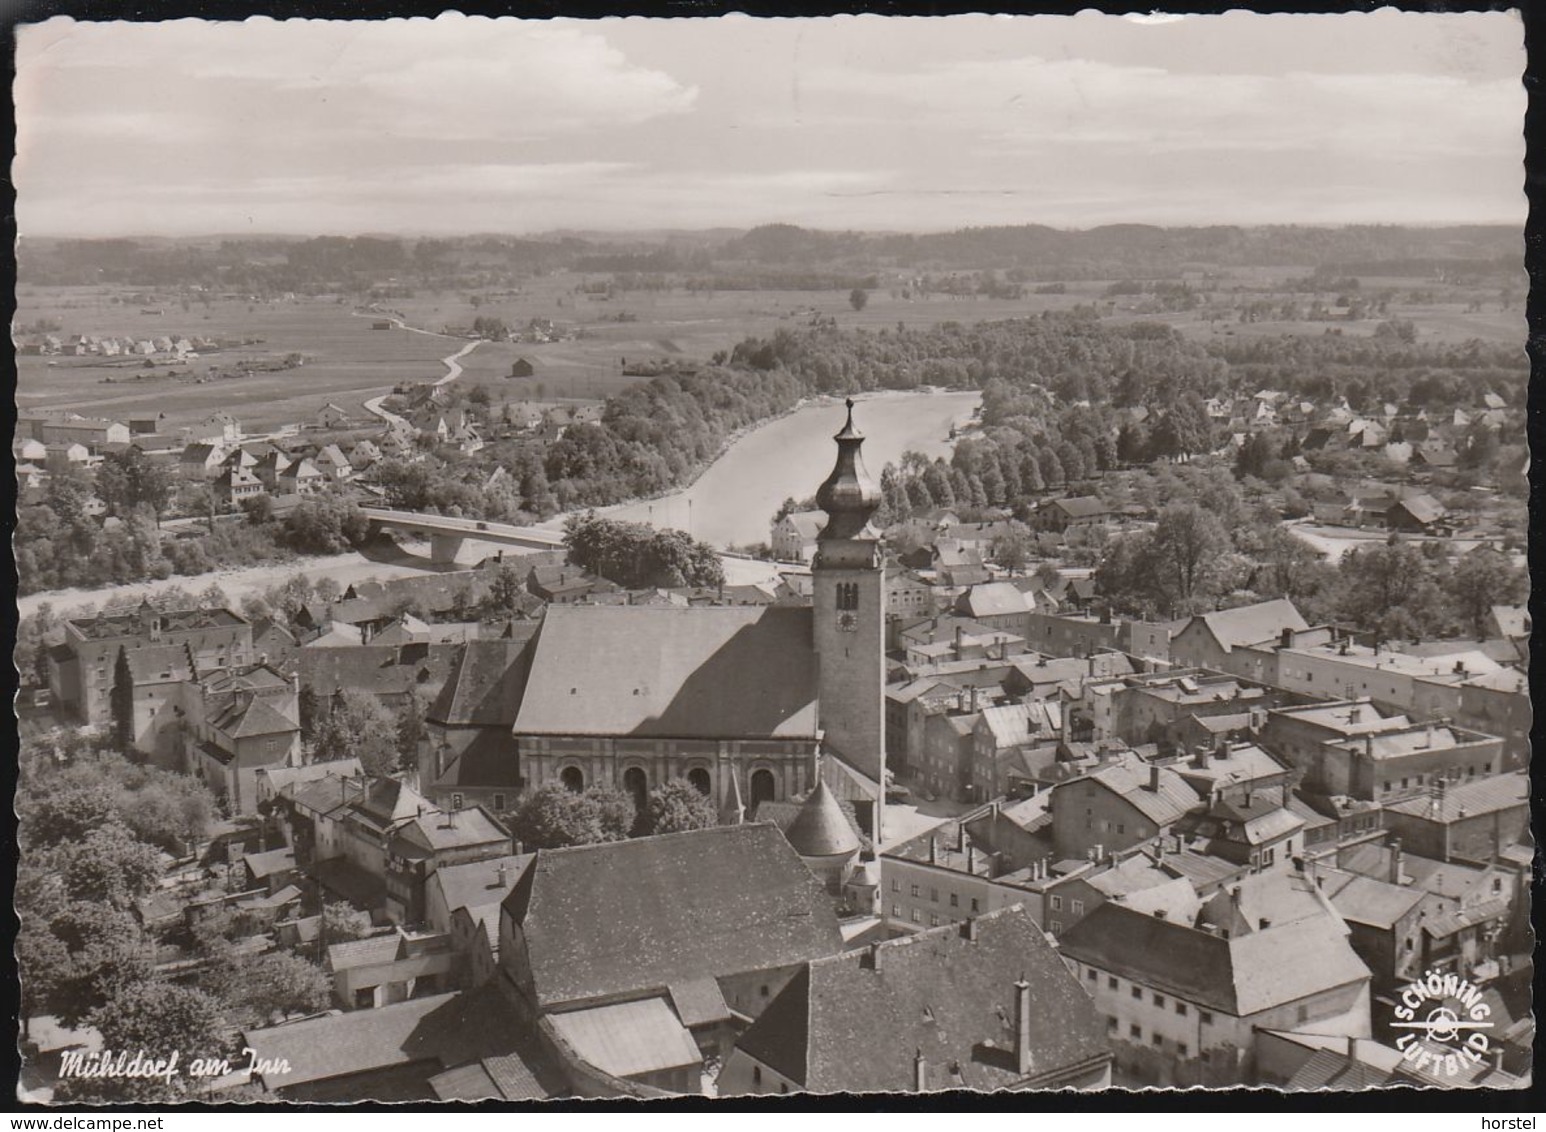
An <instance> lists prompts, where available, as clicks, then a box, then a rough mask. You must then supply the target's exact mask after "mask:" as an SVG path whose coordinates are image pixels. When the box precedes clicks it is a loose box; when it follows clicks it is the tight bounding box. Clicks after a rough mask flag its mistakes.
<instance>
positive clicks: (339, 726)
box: [312, 688, 398, 775]
mask: <svg viewBox="0 0 1546 1132" xmlns="http://www.w3.org/2000/svg"><path fill="white" fill-rule="evenodd" d="M312 751H313V755H314V756H315V758H316V761H318V762H333V761H335V760H337V759H347V758H350V757H351V756H352V757H354V758H358V759H359V760H360V765H361V766H362V767H364V768H365V773H367V774H373V775H384V774H390V773H391V772H392V771H393V770H395V769H397V765H398V734H397V721H396V720H395V719H393V718H392V713H391V712H389V711H388V710H387V709H386V708H385V707H383V706H382V704H381V701H380V700H379V699H377V698H376V697H375V696H373V695H371V694H370V693H369V692H362V691H359V690H358V689H355V688H345V689H343V690H342V691H340V692H339V693H338V694H337V695H335V696H334V697H333V699H332V702H331V703H330V704H329V705H328V710H327V713H326V714H325V715H324V716H323V717H322V718H321V719H320V720H319V721H318V722H317V725H316V738H315V739H314V740H313V742H312Z"/></svg>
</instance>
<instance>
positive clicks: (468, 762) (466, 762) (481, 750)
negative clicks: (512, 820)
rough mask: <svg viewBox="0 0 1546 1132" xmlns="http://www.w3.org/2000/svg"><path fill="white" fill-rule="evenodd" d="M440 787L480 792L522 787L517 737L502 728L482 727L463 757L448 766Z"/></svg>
mask: <svg viewBox="0 0 1546 1132" xmlns="http://www.w3.org/2000/svg"><path fill="white" fill-rule="evenodd" d="M434 785H435V786H436V787H454V786H469V787H474V788H478V789H497V788H499V787H508V788H510V789H511V790H515V789H516V788H517V787H519V786H520V785H521V767H520V757H519V755H518V753H517V751H516V747H515V737H514V736H513V735H511V734H510V732H509V731H508V730H507V729H505V728H502V727H481V728H479V729H478V731H477V733H476V734H475V735H474V736H473V738H472V740H471V741H470V742H468V743H467V745H466V746H465V747H462V748H461V753H460V754H457V755H456V756H455V757H454V758H453V759H452V760H451V762H450V763H448V764H447V765H446V768H445V771H444V772H443V773H442V774H441V775H440V777H439V778H437V779H436V780H435V783H434Z"/></svg>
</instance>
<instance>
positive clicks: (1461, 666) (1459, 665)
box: [1455, 660, 1466, 676]
mask: <svg viewBox="0 0 1546 1132" xmlns="http://www.w3.org/2000/svg"><path fill="white" fill-rule="evenodd" d="M1465 674H1466V672H1465V661H1463V660H1457V661H1455V675H1456V676H1464V675H1465Z"/></svg>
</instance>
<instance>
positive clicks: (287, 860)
mask: <svg viewBox="0 0 1546 1132" xmlns="http://www.w3.org/2000/svg"><path fill="white" fill-rule="evenodd" d="M242 860H243V862H244V863H245V864H246V866H247V871H248V872H250V873H251V874H252V875H253V876H255V877H257V878H258V879H260V880H261V879H262V878H264V877H268V876H273V875H274V874H275V873H282V872H286V871H288V870H290V869H293V868H295V850H293V849H291V848H289V847H288V846H287V847H285V848H283V849H270V850H269V851H268V852H267V853H248V854H247V856H245V857H244V858H242Z"/></svg>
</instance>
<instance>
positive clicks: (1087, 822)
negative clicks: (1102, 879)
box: [1052, 752, 1200, 858]
mask: <svg viewBox="0 0 1546 1132" xmlns="http://www.w3.org/2000/svg"><path fill="white" fill-rule="evenodd" d="M1198 808H1200V806H1199V801H1198V797H1197V793H1196V791H1194V790H1193V789H1192V788H1191V787H1190V786H1189V785H1187V783H1186V780H1185V779H1183V778H1182V777H1181V776H1180V775H1179V774H1177V773H1176V772H1175V771H1174V770H1172V769H1170V768H1169V767H1163V766H1159V765H1158V764H1154V763H1149V764H1145V763H1144V762H1143V760H1142V759H1140V758H1138V757H1137V756H1136V755H1134V754H1132V753H1131V752H1123V753H1119V754H1116V755H1114V756H1113V757H1111V758H1110V759H1109V760H1108V761H1107V762H1105V763H1104V764H1103V765H1101V766H1100V767H1099V768H1098V769H1096V770H1092V771H1090V772H1089V773H1088V774H1084V775H1081V776H1080V777H1078V778H1074V779H1071V780H1069V781H1067V782H1063V783H1060V784H1059V785H1058V786H1056V787H1055V788H1054V789H1053V792H1052V833H1053V840H1054V843H1055V844H1056V846H1057V854H1058V856H1060V857H1071V858H1077V857H1084V856H1087V855H1089V854H1090V853H1092V852H1094V853H1095V854H1096V857H1097V858H1104V856H1105V854H1106V853H1115V852H1119V851H1121V850H1122V849H1126V848H1129V847H1131V846H1134V845H1138V844H1141V843H1143V842H1146V841H1149V840H1152V839H1153V838H1155V837H1157V836H1159V835H1161V834H1165V833H1169V832H1170V830H1171V827H1172V826H1174V825H1175V824H1176V822H1177V821H1179V820H1180V819H1181V818H1182V817H1183V816H1184V815H1185V814H1187V813H1188V812H1189V811H1191V810H1194V809H1198Z"/></svg>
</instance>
